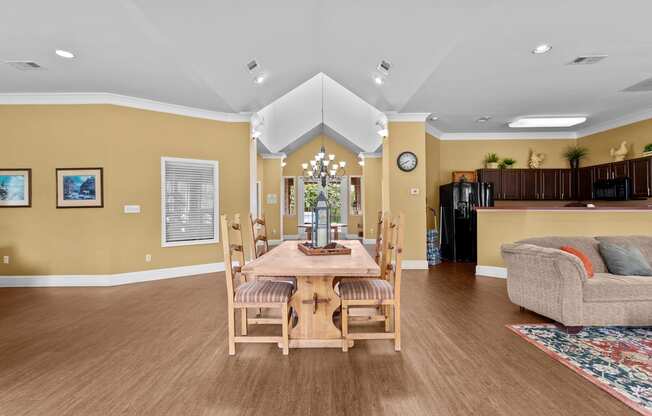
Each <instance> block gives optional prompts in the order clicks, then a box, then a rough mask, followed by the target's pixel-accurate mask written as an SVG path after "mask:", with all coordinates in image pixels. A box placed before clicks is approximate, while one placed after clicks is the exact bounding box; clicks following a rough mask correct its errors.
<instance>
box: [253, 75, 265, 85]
mask: <svg viewBox="0 0 652 416" xmlns="http://www.w3.org/2000/svg"><path fill="white" fill-rule="evenodd" d="M263 82H265V74H258V75H256V76H255V77H254V83H255V84H258V85H260V84H262V83H263Z"/></svg>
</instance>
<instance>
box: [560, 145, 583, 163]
mask: <svg viewBox="0 0 652 416" xmlns="http://www.w3.org/2000/svg"><path fill="white" fill-rule="evenodd" d="M588 154H589V149H587V148H586V147H582V146H578V145H575V146H568V147H567V148H566V150H564V154H563V155H564V157H565V158H566V160H580V159H584V158H585V157H586V155H588Z"/></svg>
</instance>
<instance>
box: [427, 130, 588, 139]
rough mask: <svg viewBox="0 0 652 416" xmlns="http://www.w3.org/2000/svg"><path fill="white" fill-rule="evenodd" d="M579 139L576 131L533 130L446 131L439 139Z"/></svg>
mask: <svg viewBox="0 0 652 416" xmlns="http://www.w3.org/2000/svg"><path fill="white" fill-rule="evenodd" d="M560 139H577V133H575V132H564V131H560V132H532V133H500V132H486V133H485V132H477V133H444V134H442V135H441V136H439V140H444V141H456V140H458V141H465V140H466V141H473V140H560Z"/></svg>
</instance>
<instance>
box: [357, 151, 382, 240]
mask: <svg viewBox="0 0 652 416" xmlns="http://www.w3.org/2000/svg"><path fill="white" fill-rule="evenodd" d="M362 171H363V174H362V175H363V184H362V186H363V199H362V209H363V211H364V238H365V239H367V240H373V239H375V238H376V233H377V232H378V230H377V226H378V211H380V210H381V207H382V201H381V195H380V194H381V180H382V179H381V178H382V175H383V173H382V159H381V158H379V157H378V158H365V160H364V166H363V167H362Z"/></svg>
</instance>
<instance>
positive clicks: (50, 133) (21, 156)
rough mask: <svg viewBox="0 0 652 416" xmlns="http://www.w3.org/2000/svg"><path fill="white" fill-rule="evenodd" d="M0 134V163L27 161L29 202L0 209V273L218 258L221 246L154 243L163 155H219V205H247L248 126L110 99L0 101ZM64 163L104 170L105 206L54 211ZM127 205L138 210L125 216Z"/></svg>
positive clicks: (142, 266) (101, 269)
mask: <svg viewBox="0 0 652 416" xmlns="http://www.w3.org/2000/svg"><path fill="white" fill-rule="evenodd" d="M0 138H1V139H0V140H1V142H2V151H0V166H2V167H3V168H32V190H33V192H32V207H31V208H12V209H0V255H9V256H11V263H10V264H8V265H5V264H0V275H42V274H54V275H65V274H108V273H121V272H128V271H138V270H146V269H156V268H164V267H174V266H184V265H193V264H203V263H211V262H218V261H221V259H222V249H221V246H220V245H218V244H209V245H195V246H185V247H168V248H162V247H161V199H160V198H161V191H160V190H161V177H160V174H161V173H160V170H161V168H160V165H161V157H162V156H172V157H182V158H193V159H207V160H218V161H219V163H220V165H219V169H220V211H221V212H222V213H227V214H229V215H232V214H234V213H236V212H239V213H243V214H246V213H248V212H249V142H250V141H249V124H248V123H226V122H219V121H212V120H203V119H198V118H190V117H183V116H176V115H171V114H164V113H157V112H151V111H143V110H136V109H129V108H122V107H116V106H108V105H83V106H73V105H70V106H50V105H48V106H45V105H42V106H36V105H34V106H0ZM66 167H103V168H104V208H94V209H92V208H85V209H56V208H55V206H56V203H55V180H54V172H55V168H66ZM227 172H228V174H227ZM227 175H228V176H227ZM125 204H138V205H140V206H141V210H142V212H141V213H140V214H123V213H122V209H123V205H125ZM145 254H151V255H152V261H151V263H146V262H145Z"/></svg>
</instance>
